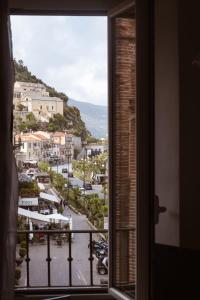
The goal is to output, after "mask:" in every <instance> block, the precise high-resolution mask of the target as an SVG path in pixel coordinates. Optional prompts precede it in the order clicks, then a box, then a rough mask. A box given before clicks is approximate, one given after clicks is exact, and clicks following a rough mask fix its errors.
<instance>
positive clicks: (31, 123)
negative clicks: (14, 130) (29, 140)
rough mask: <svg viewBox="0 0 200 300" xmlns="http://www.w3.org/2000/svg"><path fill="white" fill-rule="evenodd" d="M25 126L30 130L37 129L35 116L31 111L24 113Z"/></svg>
mask: <svg viewBox="0 0 200 300" xmlns="http://www.w3.org/2000/svg"><path fill="white" fill-rule="evenodd" d="M25 124H26V127H27V128H28V129H31V130H38V124H37V120H36V117H35V116H34V114H33V113H32V112H30V113H29V114H27V115H26V121H25Z"/></svg>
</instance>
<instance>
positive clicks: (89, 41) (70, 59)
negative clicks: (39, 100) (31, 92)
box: [11, 16, 107, 105]
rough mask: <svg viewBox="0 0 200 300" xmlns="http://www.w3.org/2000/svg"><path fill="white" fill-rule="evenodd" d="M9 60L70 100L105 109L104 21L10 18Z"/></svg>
mask: <svg viewBox="0 0 200 300" xmlns="http://www.w3.org/2000/svg"><path fill="white" fill-rule="evenodd" d="M11 26H12V41H13V57H14V58H15V59H16V60H19V59H22V60H23V62H24V65H26V66H27V67H28V69H29V71H31V73H32V74H34V75H36V76H37V77H38V78H40V79H42V80H43V81H44V82H45V83H46V84H48V85H50V86H52V87H55V89H56V90H57V91H58V92H64V93H66V94H67V95H68V97H69V98H72V99H74V100H78V101H83V102H89V103H93V104H98V105H107V20H106V17H66V16H53V17H52V16H12V17H11Z"/></svg>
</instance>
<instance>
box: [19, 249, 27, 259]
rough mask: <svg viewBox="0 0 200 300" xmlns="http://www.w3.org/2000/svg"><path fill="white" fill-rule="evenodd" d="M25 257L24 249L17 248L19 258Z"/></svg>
mask: <svg viewBox="0 0 200 300" xmlns="http://www.w3.org/2000/svg"><path fill="white" fill-rule="evenodd" d="M25 255H26V249H25V248H19V256H20V257H22V258H23V257H24V256H25Z"/></svg>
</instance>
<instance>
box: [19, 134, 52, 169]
mask: <svg viewBox="0 0 200 300" xmlns="http://www.w3.org/2000/svg"><path fill="white" fill-rule="evenodd" d="M15 140H16V142H17V143H18V141H19V140H20V141H21V146H20V148H19V150H18V152H17V155H16V157H17V165H18V166H19V165H21V163H22V161H25V160H36V161H40V160H47V158H48V156H49V152H50V137H49V138H48V136H47V135H43V134H41V133H37V132H35V133H21V134H18V135H16V136H15ZM21 159H22V161H20V160H21Z"/></svg>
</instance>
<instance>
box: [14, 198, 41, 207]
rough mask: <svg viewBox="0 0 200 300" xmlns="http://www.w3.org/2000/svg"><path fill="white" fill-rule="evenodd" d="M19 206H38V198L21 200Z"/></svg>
mask: <svg viewBox="0 0 200 300" xmlns="http://www.w3.org/2000/svg"><path fill="white" fill-rule="evenodd" d="M18 205H19V206H38V198H19V202H18Z"/></svg>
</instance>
